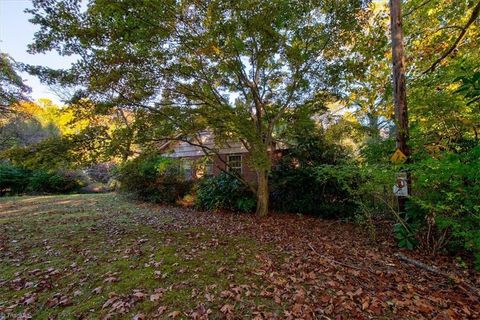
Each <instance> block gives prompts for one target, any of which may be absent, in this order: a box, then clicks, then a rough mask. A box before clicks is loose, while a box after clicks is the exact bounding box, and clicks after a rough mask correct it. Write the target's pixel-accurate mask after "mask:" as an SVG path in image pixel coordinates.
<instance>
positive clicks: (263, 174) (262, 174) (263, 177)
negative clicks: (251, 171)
mask: <svg viewBox="0 0 480 320" xmlns="http://www.w3.org/2000/svg"><path fill="white" fill-rule="evenodd" d="M268 200H269V192H268V171H267V170H259V171H257V212H256V213H257V215H259V216H261V217H264V216H266V215H268Z"/></svg>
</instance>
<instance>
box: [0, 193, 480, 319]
mask: <svg viewBox="0 0 480 320" xmlns="http://www.w3.org/2000/svg"><path fill="white" fill-rule="evenodd" d="M397 252H398V248H397V247H396V245H395V243H394V242H393V241H391V240H389V239H388V238H384V237H381V236H380V235H379V237H378V238H377V239H376V240H375V241H372V240H369V238H368V236H367V235H366V233H365V232H363V231H362V229H361V228H359V227H358V226H356V225H354V224H349V223H342V222H332V221H323V220H320V219H315V218H313V217H302V216H296V215H276V216H271V217H267V218H258V217H255V216H253V215H246V214H243V215H239V214H232V213H207V212H197V211H194V210H190V209H183V208H174V207H163V206H156V205H149V204H143V203H135V202H131V201H127V200H125V199H124V198H122V197H120V196H118V195H116V194H96V195H66V196H38V197H12V198H0V320H3V319H30V318H34V319H136V320H140V319H152V318H155V319H156V318H160V319H170V318H178V319H187V318H192V319H207V318H209V319H217V318H236V319H239V318H241V319H252V318H256V319H272V318H286V319H335V318H337V319H348V318H352V319H372V318H375V319H392V318H393V319H432V318H435V319H478V318H479V317H480V300H479V297H478V295H476V294H475V293H474V292H472V291H471V290H469V289H468V287H466V286H464V285H462V283H465V282H462V281H458V282H452V281H450V280H448V279H445V278H444V277H442V276H438V275H435V274H432V273H430V272H428V271H425V270H423V269H420V268H418V267H415V266H412V265H410V264H407V263H405V262H404V261H402V260H399V259H398V256H397V255H396V253H397ZM404 254H406V255H408V256H410V257H411V258H415V259H419V260H423V261H424V262H426V263H428V264H429V265H436V266H437V267H438V268H439V269H442V270H443V271H445V272H452V271H456V277H457V278H458V279H460V278H464V279H466V280H467V281H468V282H469V283H470V284H473V285H477V286H478V285H479V284H480V278H478V274H476V273H469V274H468V273H465V271H462V270H461V268H459V267H458V266H456V265H455V263H454V262H452V261H453V260H452V259H450V260H448V259H447V258H445V257H444V258H438V259H436V260H435V259H433V258H431V257H425V256H421V255H419V253H412V252H404Z"/></svg>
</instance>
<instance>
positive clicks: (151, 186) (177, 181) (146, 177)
mask: <svg viewBox="0 0 480 320" xmlns="http://www.w3.org/2000/svg"><path fill="white" fill-rule="evenodd" d="M118 178H119V181H120V188H121V190H122V191H125V192H128V193H130V194H131V195H133V196H134V197H136V198H137V199H141V200H145V201H151V202H157V203H175V202H176V201H177V200H179V199H180V198H182V197H184V196H185V195H187V194H188V192H189V191H190V190H191V186H192V182H191V181H187V180H185V179H184V176H183V174H182V171H181V169H180V166H179V163H178V161H177V160H175V159H172V158H166V157H162V156H159V155H142V156H139V157H137V158H135V159H132V160H130V161H128V162H127V163H125V164H124V165H123V166H122V167H121V168H120V170H119V177H118Z"/></svg>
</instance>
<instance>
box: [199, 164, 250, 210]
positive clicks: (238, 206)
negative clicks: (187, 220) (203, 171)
mask: <svg viewBox="0 0 480 320" xmlns="http://www.w3.org/2000/svg"><path fill="white" fill-rule="evenodd" d="M196 205H197V207H199V208H201V209H206V210H218V209H225V210H232V211H240V212H251V211H253V210H254V209H255V206H256V203H255V197H254V195H253V194H252V192H251V191H250V190H249V189H248V188H247V187H246V186H245V185H244V184H242V183H241V182H240V181H238V179H236V178H235V177H232V176H230V175H228V174H226V173H222V174H220V175H218V176H216V177H209V178H205V179H204V180H202V181H200V183H199V184H198V186H197V190H196Z"/></svg>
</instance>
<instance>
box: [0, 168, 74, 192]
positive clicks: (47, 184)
mask: <svg viewBox="0 0 480 320" xmlns="http://www.w3.org/2000/svg"><path fill="white" fill-rule="evenodd" d="M82 186H83V181H82V178H81V177H80V176H79V175H78V174H77V173H76V172H74V171H58V170H57V171H46V170H26V169H23V168H19V167H16V166H12V165H10V164H1V165H0V195H5V194H9V195H16V194H23V193H71V192H75V191H78V190H79V189H80V188H81V187H82Z"/></svg>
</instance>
